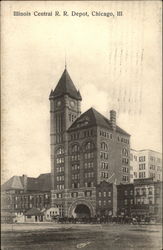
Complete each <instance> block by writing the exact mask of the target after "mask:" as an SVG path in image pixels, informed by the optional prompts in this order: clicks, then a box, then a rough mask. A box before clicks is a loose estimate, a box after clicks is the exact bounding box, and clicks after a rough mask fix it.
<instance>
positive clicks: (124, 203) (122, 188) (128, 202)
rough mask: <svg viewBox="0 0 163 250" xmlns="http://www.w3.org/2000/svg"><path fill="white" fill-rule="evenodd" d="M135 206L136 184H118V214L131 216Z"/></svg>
mask: <svg viewBox="0 0 163 250" xmlns="http://www.w3.org/2000/svg"><path fill="white" fill-rule="evenodd" d="M133 206H134V185H133V184H120V185H117V215H118V216H128V217H130V216H131V209H132V208H133Z"/></svg>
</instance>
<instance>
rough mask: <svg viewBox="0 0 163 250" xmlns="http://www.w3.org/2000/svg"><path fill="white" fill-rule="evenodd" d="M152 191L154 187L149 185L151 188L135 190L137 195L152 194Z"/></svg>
mask: <svg viewBox="0 0 163 250" xmlns="http://www.w3.org/2000/svg"><path fill="white" fill-rule="evenodd" d="M152 193H153V189H152V188H151V187H149V188H137V189H136V190H135V194H136V195H146V194H149V195H151V194H152Z"/></svg>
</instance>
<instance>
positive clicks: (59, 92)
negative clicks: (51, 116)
mask: <svg viewBox="0 0 163 250" xmlns="http://www.w3.org/2000/svg"><path fill="white" fill-rule="evenodd" d="M65 94H67V95H69V96H70V97H72V98H74V99H76V100H82V98H81V95H80V92H79V91H77V89H76V87H75V85H74V83H73V81H72V80H71V77H70V75H69V73H68V71H67V69H66V68H65V70H64V72H63V74H62V76H61V78H60V80H59V82H58V84H57V86H56V87H55V89H54V91H53V92H51V94H50V97H52V96H53V97H61V96H63V95H65Z"/></svg>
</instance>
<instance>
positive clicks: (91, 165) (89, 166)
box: [84, 162, 94, 169]
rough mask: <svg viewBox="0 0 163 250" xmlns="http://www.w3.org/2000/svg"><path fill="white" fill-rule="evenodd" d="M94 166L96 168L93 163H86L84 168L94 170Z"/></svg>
mask: <svg viewBox="0 0 163 250" xmlns="http://www.w3.org/2000/svg"><path fill="white" fill-rule="evenodd" d="M93 166H94V164H93V162H85V163H84V168H85V169H90V168H93Z"/></svg>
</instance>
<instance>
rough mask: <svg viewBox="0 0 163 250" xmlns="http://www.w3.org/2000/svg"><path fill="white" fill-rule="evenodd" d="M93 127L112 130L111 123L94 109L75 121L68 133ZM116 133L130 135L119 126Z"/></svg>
mask: <svg viewBox="0 0 163 250" xmlns="http://www.w3.org/2000/svg"><path fill="white" fill-rule="evenodd" d="M91 126H100V127H105V128H107V129H110V130H112V126H111V121H110V120H109V119H107V118H106V117H105V116H103V115H102V114H100V113H99V112H98V111H97V110H95V109H94V108H90V109H88V110H87V111H86V112H84V113H83V114H82V115H81V116H80V117H79V118H77V119H76V120H75V121H74V123H73V124H72V125H71V126H70V128H69V129H68V131H72V130H75V129H77V128H81V127H82V128H86V127H91ZM116 131H117V132H119V133H121V134H124V135H129V134H128V133H127V132H126V131H124V130H123V129H121V128H120V127H118V126H116Z"/></svg>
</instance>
